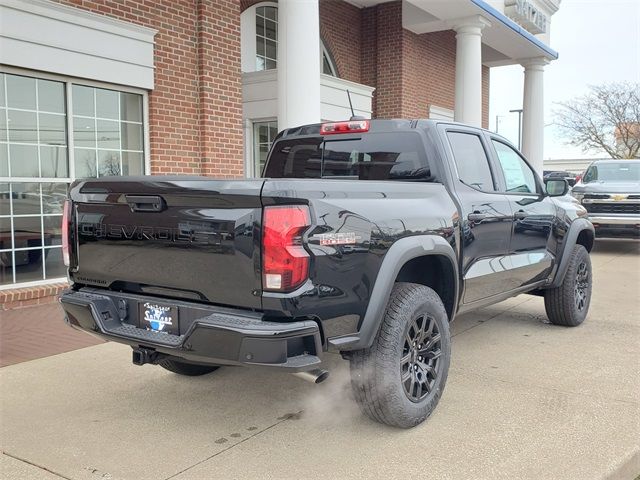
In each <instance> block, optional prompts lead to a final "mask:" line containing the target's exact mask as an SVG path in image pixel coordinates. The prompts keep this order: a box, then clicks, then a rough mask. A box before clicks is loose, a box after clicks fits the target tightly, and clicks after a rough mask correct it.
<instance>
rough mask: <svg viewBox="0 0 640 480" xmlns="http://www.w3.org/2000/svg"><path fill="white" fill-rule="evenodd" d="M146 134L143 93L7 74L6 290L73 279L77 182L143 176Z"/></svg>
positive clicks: (3, 120) (0, 90) (0, 210)
mask: <svg viewBox="0 0 640 480" xmlns="http://www.w3.org/2000/svg"><path fill="white" fill-rule="evenodd" d="M69 93H70V94H71V95H70V96H69ZM143 135H144V130H143V96H142V94H136V93H129V92H119V91H115V90H107V89H104V88H96V87H93V86H91V87H90V86H84V85H80V84H75V83H72V82H69V81H57V80H50V79H44V78H34V77H30V76H25V75H13V74H9V73H3V72H0V286H6V285H12V284H19V283H25V282H34V281H43V280H49V279H59V278H63V277H65V275H66V270H65V267H64V265H63V263H62V250H61V248H62V247H61V231H60V223H61V220H62V206H63V203H64V200H65V198H66V193H67V188H68V186H69V183H70V182H72V181H73V180H75V179H76V178H83V177H96V176H101V175H140V174H143V173H144V147H143V145H144V136H143Z"/></svg>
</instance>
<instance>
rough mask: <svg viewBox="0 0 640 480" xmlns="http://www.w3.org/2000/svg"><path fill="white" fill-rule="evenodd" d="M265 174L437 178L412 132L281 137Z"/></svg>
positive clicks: (302, 176) (303, 176)
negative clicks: (348, 135)
mask: <svg viewBox="0 0 640 480" xmlns="http://www.w3.org/2000/svg"><path fill="white" fill-rule="evenodd" d="M265 176H266V177H271V178H352V179H358V180H414V181H425V182H435V181H437V180H436V178H435V176H434V173H433V172H432V171H431V168H430V165H429V162H428V160H427V157H426V154H425V152H424V149H423V147H422V140H421V139H420V137H419V136H418V135H417V134H414V133H370V134H366V135H363V136H362V137H360V138H351V139H338V138H332V139H324V138H321V137H311V138H302V139H292V140H281V141H279V142H278V143H277V144H276V145H275V147H274V149H273V152H272V154H271V158H270V159H269V163H268V165H267V169H266V172H265Z"/></svg>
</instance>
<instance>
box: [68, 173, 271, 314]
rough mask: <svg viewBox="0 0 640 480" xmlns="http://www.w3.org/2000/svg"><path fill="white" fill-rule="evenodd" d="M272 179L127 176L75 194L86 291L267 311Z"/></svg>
mask: <svg viewBox="0 0 640 480" xmlns="http://www.w3.org/2000/svg"><path fill="white" fill-rule="evenodd" d="M263 183H264V180H260V179H257V180H246V181H242V180H240V181H234V180H209V179H205V178H202V177H125V178H122V177H119V178H117V179H116V178H109V177H107V178H103V179H95V180H84V181H79V182H77V183H75V184H74V185H73V186H72V188H71V191H70V196H71V199H72V200H73V202H74V214H75V228H74V231H75V232H76V242H75V247H74V248H72V260H71V269H70V275H71V277H72V279H73V280H74V281H75V282H77V283H80V284H84V285H91V286H99V287H108V288H111V289H114V290H120V291H130V292H145V293H149V294H156V295H161V296H165V297H177V298H189V299H193V300H201V301H207V302H210V303H215V304H219V305H233V306H237V307H247V308H260V307H261V301H260V295H256V292H257V291H260V289H261V275H260V222H261V210H262V207H261V201H260V192H261V189H262V185H263Z"/></svg>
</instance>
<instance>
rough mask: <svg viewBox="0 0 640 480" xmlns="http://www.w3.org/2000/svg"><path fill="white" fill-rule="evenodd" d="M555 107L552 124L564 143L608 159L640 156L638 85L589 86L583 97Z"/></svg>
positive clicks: (639, 93) (639, 99)
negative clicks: (562, 136) (556, 126)
mask: <svg viewBox="0 0 640 480" xmlns="http://www.w3.org/2000/svg"><path fill="white" fill-rule="evenodd" d="M558 105H559V107H560V108H559V109H557V110H556V111H554V114H555V117H556V118H555V124H556V125H558V126H559V127H560V130H561V131H562V133H563V134H564V135H565V136H566V137H567V138H568V139H569V141H568V142H567V143H568V144H570V145H574V146H577V147H582V150H583V151H584V152H587V151H589V150H596V151H604V152H605V153H607V154H608V155H609V156H610V157H611V158H638V157H640V84H637V83H612V84H607V85H599V86H591V87H590V88H589V93H587V94H586V95H583V96H581V97H576V98H574V99H573V100H570V101H568V102H560V103H558Z"/></svg>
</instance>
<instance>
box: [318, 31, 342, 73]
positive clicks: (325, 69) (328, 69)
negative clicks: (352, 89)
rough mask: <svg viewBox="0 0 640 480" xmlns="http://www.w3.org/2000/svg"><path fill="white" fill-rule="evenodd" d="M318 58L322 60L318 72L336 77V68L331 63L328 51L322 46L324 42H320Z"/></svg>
mask: <svg viewBox="0 0 640 480" xmlns="http://www.w3.org/2000/svg"><path fill="white" fill-rule="evenodd" d="M320 58H321V59H322V65H321V66H320V72H322V73H324V74H325V75H331V76H332V77H337V76H338V74H337V73H336V67H335V65H334V63H333V59H332V58H331V55H330V54H329V50H327V47H325V46H324V42H323V41H322V40H320Z"/></svg>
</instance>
